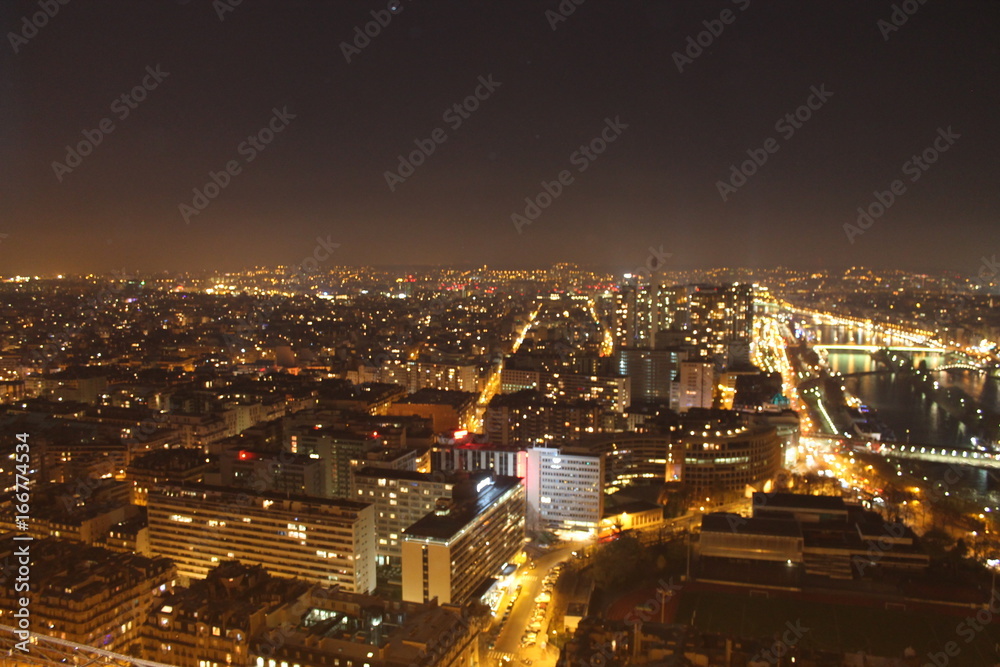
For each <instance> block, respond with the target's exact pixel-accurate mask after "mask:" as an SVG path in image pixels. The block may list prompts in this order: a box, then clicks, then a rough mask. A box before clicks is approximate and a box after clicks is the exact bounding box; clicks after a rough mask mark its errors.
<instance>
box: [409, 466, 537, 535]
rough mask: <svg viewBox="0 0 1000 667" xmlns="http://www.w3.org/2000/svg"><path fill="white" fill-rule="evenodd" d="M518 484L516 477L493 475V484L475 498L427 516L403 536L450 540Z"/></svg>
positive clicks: (519, 481)
mask: <svg viewBox="0 0 1000 667" xmlns="http://www.w3.org/2000/svg"><path fill="white" fill-rule="evenodd" d="M484 479H485V477H484ZM520 484H521V480H520V479H519V478H517V477H507V476H504V475H494V476H493V483H492V484H490V485H489V486H486V487H485V488H483V489H482V490H480V491H479V493H478V494H477V495H476V496H475V498H471V499H469V500H466V501H464V502H460V503H456V504H455V505H454V506H453V507H452V509H451V511H450V512H449V513H448V514H445V515H439V514H435V513H431V514H428V515H427V516H425V517H424V518H422V519H420V520H418V521H417V522H416V523H414V524H413V525H411V526H410V527H409V528H407V529H406V530H404V531H403V534H404V535H406V536H408V537H415V538H421V537H429V538H432V539H438V540H448V539H451V538H452V537H454V536H455V534H456V533H458V532H459V531H461V530H462V529H463V528H465V527H466V526H468V525H469V524H470V523H472V522H473V521H475V520H476V518H477V517H478V516H479V515H480V514H482V513H484V512H485V511H486V510H488V509H489V508H490V507H492V506H493V504H494V503H495V502H496V501H497V500H498V499H499V498H500V497H501V496H503V495H504V494H505V493H507V492H508V491H510V490H511V489H514V488H516V487H518V486H520Z"/></svg>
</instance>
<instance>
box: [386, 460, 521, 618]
mask: <svg viewBox="0 0 1000 667" xmlns="http://www.w3.org/2000/svg"><path fill="white" fill-rule="evenodd" d="M456 491H457V490H456ZM524 498H525V496H524V487H523V486H522V485H521V480H519V479H517V478H516V477H501V476H498V475H497V476H494V475H491V474H488V473H484V474H479V475H473V476H472V477H471V479H470V480H469V483H468V485H467V486H465V487H464V488H463V489H462V492H460V493H459V492H456V493H455V494H454V495H453V498H452V500H451V502H450V503H448V502H444V503H442V505H441V506H440V507H439V508H437V509H436V510H435V511H434V512H433V513H432V514H429V515H427V516H425V517H424V518H423V519H421V520H420V521H417V522H416V523H415V524H413V525H412V526H410V527H409V528H407V529H406V530H405V531H404V538H403V599H404V600H406V601H410V602H427V601H430V600H433V599H435V598H437V600H438V602H439V603H441V604H445V603H453V604H464V603H466V602H469V601H472V600H474V599H476V598H477V597H478V595H482V594H483V593H485V592H486V591H487V590H489V588H490V587H491V585H492V583H494V580H493V578H494V577H496V576H498V575H499V574H500V573H501V570H502V569H503V567H504V565H506V564H508V563H509V562H510V561H511V560H512V559H513V558H514V556H515V555H516V554H517V553H518V552H519V551H520V550H521V547H522V545H523V540H524V511H525V500H524ZM477 594H478V595H477Z"/></svg>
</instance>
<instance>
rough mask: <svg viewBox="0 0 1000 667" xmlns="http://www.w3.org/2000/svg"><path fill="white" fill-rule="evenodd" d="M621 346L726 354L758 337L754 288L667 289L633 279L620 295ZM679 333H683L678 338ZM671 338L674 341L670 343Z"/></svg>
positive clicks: (618, 332)
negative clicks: (671, 347)
mask: <svg viewBox="0 0 1000 667" xmlns="http://www.w3.org/2000/svg"><path fill="white" fill-rule="evenodd" d="M613 331H614V339H615V346H616V347H619V348H621V347H632V348H651V349H655V348H658V347H663V346H664V345H665V344H666V345H673V344H682V343H683V344H686V345H692V346H695V347H697V348H699V350H700V351H701V353H702V354H703V355H704V356H714V355H726V354H727V353H729V349H728V346H729V344H731V343H734V342H737V341H743V342H749V341H750V338H751V335H752V333H753V287H752V286H751V285H746V284H740V283H735V284H733V285H675V286H666V285H663V284H661V283H660V282H659V281H658V280H653V281H652V282H645V283H640V282H638V281H636V280H634V279H633V280H631V281H629V282H628V283H626V284H625V285H623V286H622V288H621V290H620V291H619V292H618V293H617V294H616V296H615V318H614V324H613ZM674 334H683V339H682V340H681V339H678V338H677V337H676V336H675V335H674ZM668 339H669V340H668Z"/></svg>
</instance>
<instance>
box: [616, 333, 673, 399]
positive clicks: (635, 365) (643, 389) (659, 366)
mask: <svg viewBox="0 0 1000 667" xmlns="http://www.w3.org/2000/svg"><path fill="white" fill-rule="evenodd" d="M687 358H688V353H687V350H682V349H679V348H674V349H660V350H653V349H646V348H634V347H631V348H626V347H622V348H618V349H617V350H616V352H615V361H616V364H617V368H618V372H619V373H620V374H621V375H627V376H628V377H629V378H630V388H631V397H632V402H633V403H642V402H647V401H655V400H657V399H667V400H669V399H670V390H671V383H672V382H673V381H674V380H675V378H676V376H677V375H678V373H679V372H680V368H681V362H683V361H685V360H686V359H687Z"/></svg>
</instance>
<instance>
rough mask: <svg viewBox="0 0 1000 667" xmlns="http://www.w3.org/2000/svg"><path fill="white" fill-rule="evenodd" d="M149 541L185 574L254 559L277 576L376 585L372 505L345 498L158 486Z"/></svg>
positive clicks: (364, 588)
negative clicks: (230, 561)
mask: <svg viewBox="0 0 1000 667" xmlns="http://www.w3.org/2000/svg"><path fill="white" fill-rule="evenodd" d="M148 512H149V541H150V548H151V549H152V551H153V553H154V554H157V555H161V556H167V557H168V558H171V559H173V560H174V562H175V563H176V564H177V570H178V573H179V574H180V575H182V576H185V577H192V578H204V577H205V576H206V574H207V573H208V572H209V571H210V570H211V569H212V568H213V567H215V566H216V565H217V564H218V563H219V562H221V561H225V560H231V559H237V560H240V561H242V562H245V563H257V564H260V565H263V566H265V567H266V568H267V569H268V570H269V571H271V572H273V573H274V574H276V575H279V576H283V577H298V578H300V579H305V580H307V581H312V582H315V583H321V584H327V585H332V584H340V585H341V586H343V587H344V588H345V589H347V590H351V591H358V592H369V591H371V590H372V589H373V588H374V587H375V508H374V506H372V505H371V504H369V503H359V502H355V501H352V500H344V499H326V498H311V497H306V496H291V495H287V494H284V493H273V492H262V493H255V492H252V491H251V492H248V491H247V490H244V489H238V488H232V487H220V486H209V485H206V484H184V485H164V486H161V487H157V488H155V489H153V490H151V491H150V493H149V498H148Z"/></svg>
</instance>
